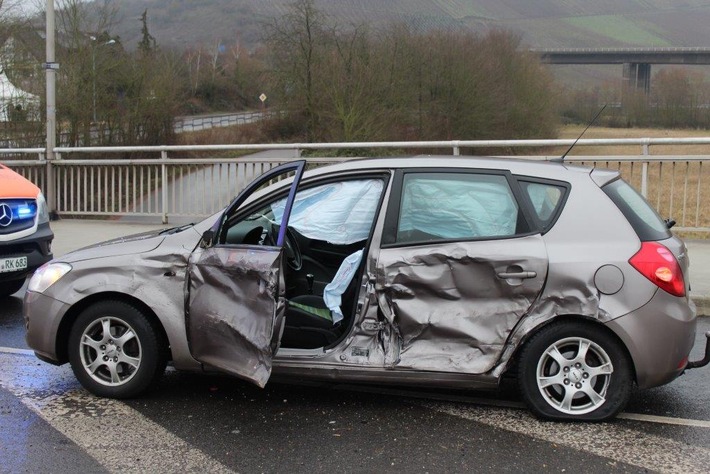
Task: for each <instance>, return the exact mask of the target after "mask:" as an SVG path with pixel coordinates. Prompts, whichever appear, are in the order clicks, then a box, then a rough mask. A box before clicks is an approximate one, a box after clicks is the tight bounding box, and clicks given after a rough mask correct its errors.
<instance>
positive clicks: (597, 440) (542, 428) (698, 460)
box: [422, 402, 710, 474]
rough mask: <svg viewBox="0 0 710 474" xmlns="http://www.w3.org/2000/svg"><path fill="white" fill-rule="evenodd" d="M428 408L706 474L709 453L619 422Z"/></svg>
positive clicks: (660, 467) (630, 460)
mask: <svg viewBox="0 0 710 474" xmlns="http://www.w3.org/2000/svg"><path fill="white" fill-rule="evenodd" d="M422 405H424V406H425V407H427V408H430V409H433V410H436V411H438V412H440V413H446V414H449V415H453V416H456V417H459V418H464V419H467V420H472V421H475V422H478V423H482V424H484V425H489V426H493V427H495V428H500V429H503V430H506V431H511V432H514V433H520V434H523V435H526V436H530V437H532V438H535V439H539V440H542V441H547V442H550V443H555V444H557V445H561V446H566V447H569V448H573V449H577V450H579V451H584V452H587V453H591V454H594V455H597V456H601V457H605V458H608V459H611V460H613V461H616V462H622V463H626V464H632V465H634V466H638V467H641V468H644V469H649V470H652V471H660V472H668V473H683V474H690V473H699V474H707V472H708V466H710V449H707V448H703V447H699V446H693V445H690V444H687V443H684V442H682V441H679V440H677V439H671V438H665V437H662V436H657V435H653V434H649V433H643V432H640V431H637V430H634V429H631V428H628V427H625V426H624V425H623V424H622V423H619V422H609V423H586V424H585V423H556V422H545V421H540V420H538V419H536V418H535V417H533V415H532V414H530V413H529V412H527V411H522V410H510V409H497V408H488V407H472V406H466V407H462V406H461V405H460V404H456V405H454V404H450V403H436V402H430V403H422Z"/></svg>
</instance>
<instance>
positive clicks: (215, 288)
mask: <svg viewBox="0 0 710 474" xmlns="http://www.w3.org/2000/svg"><path fill="white" fill-rule="evenodd" d="M282 254H283V251H282V249H276V248H270V247H244V246H241V247H233V248H230V247H214V248H209V249H205V250H202V249H198V250H196V251H195V253H194V254H193V256H192V257H191V259H190V266H189V279H188V280H187V283H188V285H189V287H188V291H189V295H188V302H187V308H186V310H187V311H186V314H187V330H188V336H189V342H190V351H191V353H192V355H193V357H195V359H197V360H199V361H201V362H203V363H205V364H207V365H209V366H212V367H215V368H218V369H220V370H223V371H225V372H227V373H230V374H233V375H236V376H238V377H241V378H243V379H246V380H250V381H252V382H254V383H255V384H257V385H259V386H260V387H263V386H264V385H266V382H267V380H268V379H269V375H270V374H271V359H272V357H273V355H274V352H275V350H276V347H277V344H278V340H279V338H280V335H281V331H282V327H281V326H282V324H281V322H282V321H283V315H284V308H285V299H284V295H283V288H284V285H281V284H280V281H281V278H282V277H281V275H282V271H281V268H282V267H281V264H282V261H283V256H282Z"/></svg>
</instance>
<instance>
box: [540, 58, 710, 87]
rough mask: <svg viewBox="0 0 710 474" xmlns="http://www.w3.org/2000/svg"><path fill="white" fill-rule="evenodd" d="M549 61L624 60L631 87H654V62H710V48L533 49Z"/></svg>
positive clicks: (572, 62) (557, 62)
mask: <svg viewBox="0 0 710 474" xmlns="http://www.w3.org/2000/svg"><path fill="white" fill-rule="evenodd" d="M531 52H533V53H536V54H538V55H540V60H541V61H542V62H543V63H547V64H623V65H624V72H623V74H624V81H626V84H627V86H628V87H629V88H633V89H637V90H642V91H644V92H646V93H648V92H649V90H650V89H651V65H652V64H684V65H710V48H577V49H533V50H531Z"/></svg>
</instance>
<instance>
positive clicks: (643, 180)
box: [641, 143, 650, 197]
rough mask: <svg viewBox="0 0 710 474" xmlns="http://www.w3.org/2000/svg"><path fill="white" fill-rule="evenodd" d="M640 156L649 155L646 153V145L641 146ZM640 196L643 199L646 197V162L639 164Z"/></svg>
mask: <svg viewBox="0 0 710 474" xmlns="http://www.w3.org/2000/svg"><path fill="white" fill-rule="evenodd" d="M641 154H642V155H644V156H648V155H650V153H649V151H648V143H644V144H643V151H642V152H641ZM641 195H642V196H643V197H648V161H644V162H643V163H642V164H641Z"/></svg>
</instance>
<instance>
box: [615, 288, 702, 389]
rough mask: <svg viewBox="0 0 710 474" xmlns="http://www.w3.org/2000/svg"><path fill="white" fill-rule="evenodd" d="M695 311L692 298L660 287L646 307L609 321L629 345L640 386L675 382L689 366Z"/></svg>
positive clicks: (693, 336)
mask: <svg viewBox="0 0 710 474" xmlns="http://www.w3.org/2000/svg"><path fill="white" fill-rule="evenodd" d="M695 313H696V309H695V304H694V303H693V302H692V301H691V300H690V299H689V298H679V297H675V296H671V295H670V294H668V293H666V292H665V291H663V290H658V291H657V292H656V294H655V295H654V296H653V298H651V300H650V301H649V302H648V303H646V304H645V305H644V306H643V307H641V308H639V309H637V310H636V311H633V312H631V313H629V314H627V315H625V316H621V317H619V318H616V319H614V320H612V321H610V322H608V323H606V324H607V326H608V327H609V328H610V329H611V330H612V331H614V333H616V335H617V336H619V338H620V339H621V340H622V341H623V342H624V344H625V345H626V348H627V349H628V351H629V354H630V355H631V359H632V361H633V364H634V367H635V369H636V383H637V384H638V386H639V388H651V387H657V386H659V385H663V384H666V383H668V382H671V381H672V380H674V379H675V378H676V377H678V376H679V375H680V374H682V373H683V371H684V370H685V369H686V366H687V365H688V355H689V354H690V351H691V349H692V348H693V344H694V342H695V331H696V325H697V324H696V323H697V321H696V314H695Z"/></svg>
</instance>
